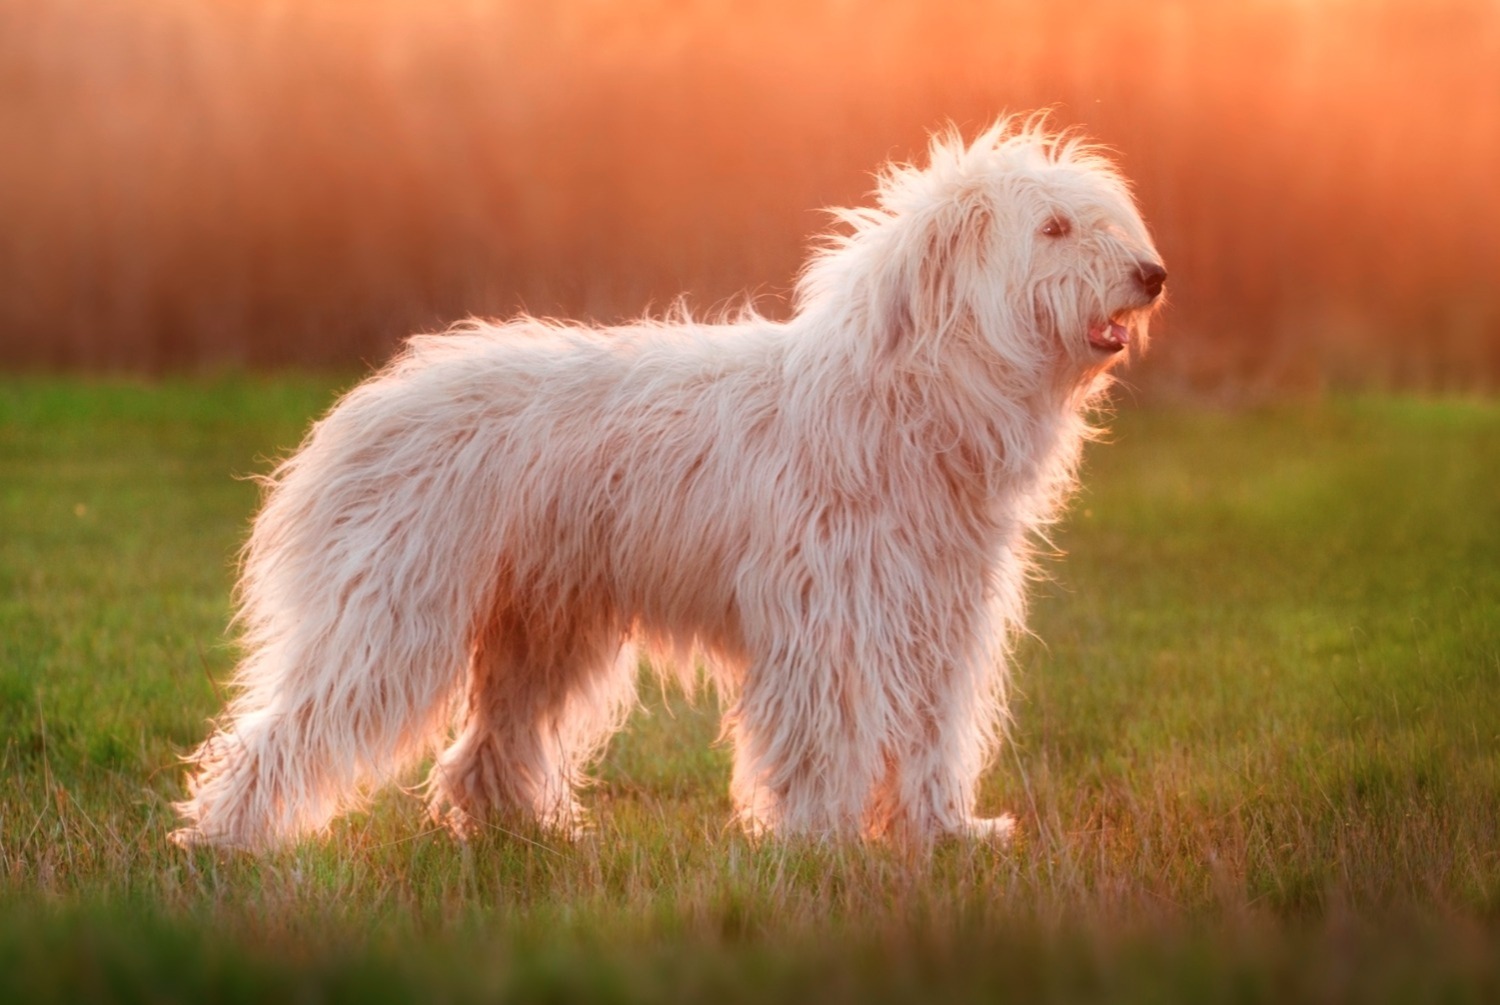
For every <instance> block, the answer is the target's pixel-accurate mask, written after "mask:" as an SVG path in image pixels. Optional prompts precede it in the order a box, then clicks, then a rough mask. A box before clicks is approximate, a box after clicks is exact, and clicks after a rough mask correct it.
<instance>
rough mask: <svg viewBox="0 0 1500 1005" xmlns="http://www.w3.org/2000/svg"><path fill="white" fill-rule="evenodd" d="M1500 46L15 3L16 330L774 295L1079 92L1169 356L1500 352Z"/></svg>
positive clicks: (84, 341)
mask: <svg viewBox="0 0 1500 1005" xmlns="http://www.w3.org/2000/svg"><path fill="white" fill-rule="evenodd" d="M747 8H748V9H747ZM1495 66H1500V6H1497V5H1496V4H1494V3H1491V2H1488V0H1446V2H1443V3H1430V2H1427V0H1368V2H1363V3H1355V2H1353V0H1327V2H1317V0H1264V2H1260V3H1254V4H1216V3H1206V2H1203V3H1190V2H1186V0H1179V2H1167V3H1160V4H1146V5H1143V4H1139V3H1123V2H1117V0H1089V2H1083V3H1076V4H1067V5H1054V6H1049V5H1046V4H1038V3H1035V2H1034V0H1024V2H1023V0H998V2H994V3H986V4H980V3H973V4H931V3H926V2H922V0H909V2H902V3H893V4H860V3H853V2H848V0H779V2H772V3H766V4H755V5H741V4H732V3H728V2H725V0H643V2H632V3H618V2H611V0H587V2H574V3H570V4H560V5H550V4H532V3H524V2H521V0H510V2H483V0H444V2H437V3H416V2H413V0H384V2H380V0H369V2H367V0H322V2H319V3H313V4H296V3H286V2H282V0H219V2H218V3H216V4H205V3H202V2H199V0H157V2H151V3H140V2H128V0H37V2H35V3H30V4H25V5H6V6H5V7H4V8H3V9H0V67H3V70H4V73H5V80H6V85H5V94H6V98H5V103H4V105H3V115H0V144H3V147H4V149H5V150H6V155H5V157H4V158H0V219H3V220H4V221H5V227H4V230H5V237H4V240H5V241H6V242H7V246H8V247H9V248H10V251H9V254H8V259H7V260H8V261H9V262H10V263H12V264H11V265H10V266H9V267H7V268H5V269H0V358H3V359H5V360H8V361H31V362H51V363H87V364H92V365H104V364H128V365H148V366H161V365H173V364H177V363H183V362H190V361H196V360H204V359H229V360H236V361H250V362H280V361H287V360H294V361H295V360H302V361H315V362H339V361H350V360H356V359H371V358H379V357H380V356H381V355H382V354H383V353H384V351H385V350H386V349H387V348H388V347H389V345H390V344H391V343H392V342H393V340H394V339H396V338H398V337H399V336H400V335H402V334H405V333H406V332H408V331H409V330H411V329H413V328H430V327H433V326H435V325H437V324H440V323H441V322H443V321H445V320H447V319H450V318H453V317H457V316H462V315H465V314H468V313H471V312H480V313H499V314H505V313H509V312H511V311H513V310H515V309H516V308H519V307H525V308H528V309H530V310H533V311H536V312H544V313H563V314H582V315H589V316H592V317H595V318H614V317H622V316H628V315H631V314H635V313H637V312H639V311H640V310H642V309H644V308H645V307H646V306H647V305H648V304H651V303H654V304H656V305H657V306H658V307H659V306H661V305H663V304H665V303H666V302H668V301H669V300H670V299H671V298H672V297H673V296H675V295H676V294H677V293H679V292H686V293H687V294H689V297H690V300H691V302H692V303H694V304H697V305H700V306H710V305H712V304H714V303H716V302H718V301H721V300H722V299H724V298H726V297H731V296H734V295H735V294H736V293H737V292H739V291H741V290H744V289H747V288H748V289H751V290H758V291H762V292H766V291H769V292H772V293H774V292H775V291H778V290H784V289H785V288H786V287H787V286H788V285H789V283H790V280H791V277H792V276H793V274H794V272H795V270H796V268H797V266H798V264H799V262H800V260H801V257H802V254H803V250H802V249H803V247H804V243H805V240H806V238H807V236H808V234H809V233H811V232H813V231H816V230H818V229H821V228H823V227H824V226H825V225H826V220H825V218H823V217H821V216H819V215H818V214H816V213H815V212H812V210H814V209H815V208H816V207H820V206H826V205H829V204H836V203H849V202H854V201H858V200H859V199H860V198H861V196H862V194H863V192H864V191H865V190H867V189H868V188H869V185H870V180H869V172H870V171H871V170H872V169H874V168H875V167H876V166H877V165H878V164H879V163H880V162H881V161H882V160H884V159H885V158H887V157H888V156H891V155H898V156H909V155H912V154H914V153H915V152H916V151H917V150H918V149H919V148H920V144H921V142H922V137H923V135H924V133H925V131H926V130H927V129H928V128H930V127H932V126H934V125H937V124H940V123H942V122H944V121H946V120H950V119H951V120H954V121H956V122H958V123H960V124H961V125H965V126H968V127H970V128H972V127H975V126H978V125H979V124H981V123H983V122H985V121H987V120H989V119H990V118H991V117H992V116H993V115H995V114H996V113H998V112H1000V111H1002V110H1022V109H1030V108H1035V107H1039V106H1050V107H1053V108H1054V109H1055V117H1056V119H1057V121H1058V122H1059V124H1074V123H1077V124H1081V125H1082V126H1084V127H1085V128H1086V129H1087V131H1088V132H1090V133H1091V134H1092V135H1094V136H1096V137H1098V138H1100V139H1102V140H1103V141H1105V142H1106V143H1108V144H1109V145H1111V146H1112V147H1114V148H1115V149H1116V150H1118V151H1119V152H1120V156H1121V158H1122V160H1123V161H1124V163H1125V167H1126V170H1127V172H1128V174H1129V175H1130V176H1131V177H1132V178H1134V179H1136V180H1137V182H1138V185H1139V189H1140V194H1141V200H1142V203H1143V205H1144V208H1145V211H1146V214H1147V217H1148V218H1149V219H1150V220H1151V221H1152V222H1153V224H1154V226H1155V227H1156V229H1157V232H1158V238H1159V244H1160V246H1161V248H1162V250H1163V253H1164V254H1165V255H1166V256H1167V258H1168V260H1169V261H1170V262H1171V263H1172V270H1173V277H1174V282H1173V288H1174V289H1173V298H1174V302H1173V306H1172V308H1171V310H1170V312H1169V313H1168V315H1167V318H1166V320H1165V323H1164V325H1163V328H1164V333H1165V335H1166V340H1163V345H1173V344H1172V342H1170V341H1168V340H1171V339H1173V337H1174V334H1173V333H1177V334H1178V335H1180V336H1181V337H1180V338H1177V339H1176V344H1175V345H1173V347H1172V348H1170V349H1164V350H1163V351H1161V352H1159V353H1158V354H1157V355H1158V359H1157V360H1156V361H1154V365H1156V366H1159V367H1165V368H1169V369H1170V370H1171V371H1172V372H1173V373H1175V374H1176V375H1177V377H1179V378H1183V379H1189V380H1192V381H1196V382H1210V383H1211V382H1213V381H1217V380H1223V379H1271V380H1275V381H1278V382H1283V383H1284V382H1288V381H1291V382H1307V381H1318V380H1323V379H1334V380H1342V379H1346V378H1347V379H1352V380H1364V379H1371V378H1374V379H1379V380H1385V379H1387V378H1390V379H1414V380H1417V381H1419V382H1423V383H1434V382H1435V383H1442V382H1445V381H1450V380H1454V381H1459V382H1467V383H1470V384H1479V385H1484V386H1494V384H1495V383H1496V382H1497V381H1500V292H1497V290H1496V283H1495V277H1496V276H1500V207H1497V204H1496V197H1495V194H1494V193H1495V179H1496V178H1497V177H1500V129H1497V128H1496V123H1497V122H1500V87H1497V86H1495V76H1494V73H1495V71H1494V69H1493V68H1494V67H1495ZM768 309H769V310H771V311H772V312H774V311H775V309H776V308H775V306H774V304H772V305H770V306H769V307H768Z"/></svg>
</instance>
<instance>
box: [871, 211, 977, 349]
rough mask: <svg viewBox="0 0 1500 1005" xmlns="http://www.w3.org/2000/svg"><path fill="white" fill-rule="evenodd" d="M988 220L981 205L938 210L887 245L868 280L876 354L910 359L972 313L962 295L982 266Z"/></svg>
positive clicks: (897, 234) (937, 340)
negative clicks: (877, 352)
mask: <svg viewBox="0 0 1500 1005" xmlns="http://www.w3.org/2000/svg"><path fill="white" fill-rule="evenodd" d="M992 221H993V216H992V214H991V213H990V212H989V210H988V209H987V208H986V207H985V206H984V205H983V204H981V203H979V202H977V201H976V202H974V203H964V202H959V203H956V204H949V205H946V206H943V207H939V208H938V210H937V211H935V212H933V213H931V214H930V216H929V218H928V219H925V220H922V221H921V225H920V226H919V227H915V228H912V230H911V232H910V233H907V232H906V231H905V229H904V228H903V229H902V230H901V232H899V233H891V234H889V235H888V236H889V237H890V238H892V239H893V240H891V243H890V246H889V247H887V248H885V249H882V250H883V251H884V252H885V254H884V255H883V256H882V257H883V258H884V261H882V262H880V263H879V265H880V267H879V268H877V269H876V270H874V272H873V274H872V277H871V281H872V283H873V284H874V286H873V288H872V289H871V291H870V293H871V312H872V315H873V317H872V318H871V321H872V322H873V326H874V327H875V328H876V330H877V334H876V338H877V339H878V340H879V341H880V344H881V348H882V351H883V352H884V353H885V354H886V355H887V356H891V357H901V358H910V357H912V356H914V355H916V354H918V353H922V352H924V351H927V350H929V349H930V348H931V347H932V346H934V345H937V344H940V342H941V340H942V339H944V338H945V337H946V336H947V335H948V333H949V332H951V331H952V330H953V329H954V327H955V326H956V325H958V324H961V323H962V322H963V320H964V319H965V318H966V317H968V316H970V315H971V314H972V311H973V308H972V305H970V304H968V303H967V302H966V301H967V296H968V291H969V290H971V289H972V287H973V283H974V281H975V280H976V279H978V278H979V273H980V272H981V271H982V270H983V268H984V264H985V257H986V256H985V247H986V241H987V240H988V238H989V234H990V229H991V227H992V225H993V224H992Z"/></svg>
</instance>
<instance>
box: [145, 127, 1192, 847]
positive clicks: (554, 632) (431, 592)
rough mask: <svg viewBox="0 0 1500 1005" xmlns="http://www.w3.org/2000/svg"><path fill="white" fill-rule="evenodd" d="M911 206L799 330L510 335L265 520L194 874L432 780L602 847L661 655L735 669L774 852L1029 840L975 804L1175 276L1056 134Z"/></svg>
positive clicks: (1030, 136)
mask: <svg viewBox="0 0 1500 1005" xmlns="http://www.w3.org/2000/svg"><path fill="white" fill-rule="evenodd" d="M875 202H876V205H875V206H874V207H873V208H866V209H854V210H843V211H838V212H837V217H838V219H839V220H840V221H841V222H842V224H843V226H842V227H840V228H839V230H840V233H838V234H837V235H835V236H830V237H828V238H827V239H826V240H825V241H824V242H823V244H822V245H821V247H820V248H819V249H818V250H817V251H815V252H814V254H813V255H812V258H811V261H810V262H809V264H808V265H807V267H806V269H805V270H804V272H803V274H802V276H801V278H800V280H799V282H798V284H797V288H796V297H795V308H796V310H795V314H794V316H793V317H792V319H791V320H789V321H786V322H784V323H780V322H773V321H769V320H765V319H763V318H760V317H757V316H753V315H747V316H745V317H743V318H741V319H739V320H736V321H734V322H732V323H726V324H713V325H709V324H697V323H694V322H692V321H691V320H690V319H687V318H685V317H680V318H672V319H668V320H661V321H642V322H639V323H636V324H630V325H625V326H621V327H617V328H609V329H605V330H594V329H590V328H586V327H583V326H580V325H570V324H559V323H552V322H543V321H539V320H536V319H533V318H519V319H516V320H513V321H509V322H506V323H503V324H491V323H483V322H477V321H475V322H469V323H466V324H463V325H460V326H458V327H457V328H455V329H454V330H452V331H450V332H448V333H447V334H443V335H426V336H419V337H416V338H413V339H411V340H410V341H409V342H408V343H407V344H406V347H405V350H404V351H403V352H402V353H401V354H400V355H399V356H398V357H397V358H396V359H395V360H394V361H393V362H392V363H390V364H389V365H388V366H387V367H386V368H385V369H384V370H382V371H381V372H379V373H378V374H376V375H375V376H373V377H371V378H370V379H369V380H367V381H365V382H364V383H363V384H361V385H359V386H358V387H356V388H355V389H354V390H353V391H351V392H349V394H348V395H346V396H345V397H344V398H343V400H341V401H340V402H339V403H338V404H337V405H336V406H335V407H334V408H333V410H332V411H330V412H329V413H328V414H327V415H326V416H325V417H324V418H323V419H322V420H320V421H319V422H318V423H317V424H316V425H314V426H313V428H312V431H311V432H310V433H309V434H308V436H307V438H306V440H305V442H304V443H303V444H302V446H301V447H300V448H299V449H298V450H297V452H296V453H295V454H294V455H293V456H292V457H291V458H290V459H288V460H286V461H285V462H283V463H282V464H281V465H280V467H278V468H277V469H276V471H275V473H274V474H273V475H272V476H271V477H270V478H269V479H268V480H267V491H266V494H265V499H264V504H263V506H262V509H261V511H260V513H259V515H258V516H257V517H256V519H255V522H254V528H253V532H252V533H251V536H250V540H249V543H248V544H247V546H246V549H245V552H244V556H243V571H242V578H241V580H240V583H239V589H238V603H239V616H238V621H239V624H240V627H241V629H242V635H243V659H242V661H241V663H240V664H239V667H238V669H237V671H236V673H235V675H234V681H233V688H234V697H233V700H232V701H231V703H230V705H229V708H228V710H227V712H226V713H225V715H224V717H223V718H222V720H221V721H220V722H219V724H218V728H217V730H216V732H214V734H213V735H212V736H211V737H209V739H208V740H207V741H206V742H205V743H204V744H203V745H202V746H201V747H200V748H199V749H198V750H197V751H196V752H195V753H194V754H193V755H192V758H191V759H192V763H193V773H192V775H191V777H190V778H189V779H188V797H187V799H186V801H184V802H182V803H180V804H178V806H177V809H178V811H179V813H180V814H181V816H182V819H183V826H182V829H180V830H178V831H176V832H175V833H174V835H173V837H174V839H175V840H176V841H178V842H179V843H182V844H196V843H208V844H213V845H225V846H234V847H241V848H249V849H264V848H267V847H269V846H273V845H276V844H278V843H283V842H286V841H288V840H290V839H293V838H295V837H297V836H298V835H302V834H305V833H308V832H312V831H317V830H320V829H322V828H324V827H325V826H326V825H327V824H328V822H329V821H330V820H331V819H332V818H333V817H334V816H335V815H336V814H338V813H340V812H341V811H343V810H346V809H348V808H350V807H351V806H353V805H355V804H357V803H358V801H359V800H360V799H361V798H362V796H363V795H364V794H366V793H368V791H369V790H370V789H371V788H372V786H374V785H375V784H378V783H382V782H386V781H389V780H391V779H393V778H395V777H397V776H398V774H399V773H400V772H401V771H402V770H403V769H405V768H407V767H409V766H410V765H411V764H412V763H413V762H415V761H417V760H419V759H421V758H422V757H423V756H424V755H425V754H427V753H429V752H432V751H435V750H440V751H441V752H440V754H439V756H438V757H437V759H436V763H435V765H434V767H433V768H432V772H431V775H430V778H429V780H428V792H429V794H430V799H431V807H432V810H433V812H434V814H435V815H446V818H447V820H448V821H449V823H450V824H451V825H452V826H454V827H455V828H456V829H457V830H458V831H460V832H463V831H464V830H466V829H468V828H471V827H473V826H476V825H478V824H480V823H482V822H483V821H484V820H485V819H486V818H487V817H489V816H490V815H492V814H496V813H501V812H512V813H514V812H519V813H521V814H523V815H525V816H527V817H530V818H532V819H534V820H536V821H539V822H540V823H541V824H543V825H545V826H548V827H554V828H558V829H561V830H570V829H572V828H574V827H576V826H577V825H578V823H579V822H580V815H581V810H580V807H579V806H578V804H577V802H576V801H575V792H576V790H577V789H578V787H579V785H580V783H581V782H582V781H583V780H584V776H585V771H586V769H587V768H588V766H589V764H590V761H591V760H592V759H593V758H594V757H595V756H596V755H597V754H598V753H599V752H600V750H601V748H602V746H603V744H604V743H605V741H606V740H607V739H608V738H609V736H610V735H611V734H612V733H613V732H614V731H615V730H616V729H617V728H619V727H620V725H621V724H622V721H623V719H624V717H625V716H626V714H627V712H628V711H629V710H630V708H631V707H632V705H633V702H634V699H635V685H636V674H637V657H636V655H635V654H636V646H637V645H641V646H644V647H645V649H646V651H647V652H649V653H652V654H655V655H656V656H658V657H660V658H659V659H658V663H659V664H660V665H669V666H676V667H677V668H679V672H680V673H682V674H684V675H685V676H688V677H691V676H692V675H693V674H694V673H695V672H696V671H695V667H696V666H697V665H698V664H699V663H700V662H701V663H702V664H704V665H706V666H707V667H708V668H709V669H708V672H709V673H710V675H711V676H712V679H713V680H714V682H715V684H716V686H717V688H718V690H719V693H720V695H721V696H722V697H723V699H724V702H725V705H726V711H725V717H724V734H725V736H726V737H727V738H728V740H729V741H730V742H731V743H732V744H733V751H734V768H733V781H732V788H733V798H734V803H735V806H736V807H737V810H738V814H739V816H740V818H741V819H742V820H743V822H744V823H745V824H746V825H747V826H748V827H749V828H750V829H751V830H752V831H755V832H772V833H776V834H787V835H809V836H816V837H839V838H842V837H854V836H881V835H897V836H903V837H907V838H912V839H916V840H919V841H925V840H929V839H931V838H933V837H935V836H937V835H942V834H970V835H1003V834H1004V833H1005V832H1006V831H1008V830H1009V828H1010V827H1011V823H1012V822H1011V819H1010V818H1009V817H1008V816H1002V817H998V818H994V819H980V818H977V817H976V816H975V813H974V803H975V790H976V786H977V783H978V779H979V776H980V773H981V771H982V769H983V768H984V766H985V764H986V762H987V761H988V760H989V759H990V757H991V755H992V754H993V752H994V751H995V748H996V746H997V743H998V740H999V734H1000V730H1001V727H1002V724H1003V722H1004V719H1005V713H1006V686H1005V681H1006V671H1005V663H1006V656H1007V649H1008V645H1009V641H1010V639H1011V637H1012V636H1013V634H1014V633H1015V631H1016V630H1017V629H1018V628H1019V627H1020V626H1021V624H1022V619H1023V615H1024V608H1025V585H1026V580H1027V579H1028V573H1029V571H1030V569H1031V566H1032V562H1033V554H1034V549H1035V542H1034V538H1035V537H1036V536H1037V532H1038V531H1039V530H1042V529H1044V528H1045V527H1046V525H1047V524H1048V523H1049V521H1051V520H1053V519H1054V517H1055V516H1056V515H1057V513H1058V511H1059V509H1060V507H1061V505H1062V503H1063V502H1064V500H1065V497H1066V496H1067V495H1068V494H1069V492H1070V491H1071V489H1072V488H1073V486H1074V484H1075V472H1076V468H1077V463H1078V459H1079V453H1080V449H1081V447H1082V444H1083V443H1084V441H1085V440H1087V439H1088V438H1089V435H1090V432H1091V428H1090V426H1089V424H1088V422H1087V418H1086V416H1087V412H1088V410H1089V406H1090V404H1091V403H1093V402H1095V401H1096V400H1097V399H1098V398H1099V396H1100V395H1101V394H1102V393H1103V391H1104V390H1105V388H1106V387H1107V385H1108V382H1109V381H1108V377H1107V375H1106V371H1107V370H1108V369H1109V367H1110V365H1111V364H1112V363H1114V362H1116V361H1117V360H1119V359H1120V358H1121V357H1122V356H1123V355H1126V352H1125V350H1126V349H1127V347H1128V346H1130V345H1136V346H1139V345H1141V344H1142V343H1144V341H1145V339H1146V322H1147V317H1148V314H1149V313H1150V311H1151V310H1152V308H1153V307H1154V306H1155V304H1156V303H1157V301H1158V300H1159V298H1160V296H1161V293H1162V284H1163V282H1164V280H1165V277H1166V272H1165V270H1164V269H1163V267H1162V265H1161V264H1160V259H1159V257H1158V255H1157V253H1156V250H1155V249H1154V247H1153V245H1152V242H1151V238H1150V236H1149V235H1148V233H1147V230H1146V226H1145V224H1144V223H1143V222H1142V220H1141V217H1140V215H1139V214H1138V212H1137V210H1136V207H1135V205H1134V202H1133V200H1132V197H1131V194H1130V191H1129V188H1128V186H1127V184H1126V182H1125V180H1124V179H1123V178H1122V176H1121V175H1120V174H1119V173H1118V171H1117V170H1116V169H1115V168H1114V167H1113V166H1112V165H1111V164H1110V163H1109V161H1108V160H1107V159H1106V158H1105V157H1104V156H1103V155H1102V154H1101V153H1100V152H1099V151H1098V150H1097V149H1096V148H1093V147H1090V146H1089V145H1087V144H1086V143H1084V142H1083V141H1081V140H1079V139H1077V138H1074V137H1067V136H1054V135H1048V134H1047V133H1046V132H1045V131H1044V127H1043V125H1042V124H1041V123H1040V122H1039V121H1038V120H1036V119H1032V120H1027V121H1018V120H1014V119H1008V120H1002V121H1001V122H999V123H997V124H996V125H995V126H993V127H992V128H991V129H989V130H988V131H987V132H985V133H984V134H983V135H981V136H979V137H978V138H977V139H976V140H974V141H973V142H971V143H965V142H963V141H961V140H960V139H959V138H958V137H957V136H956V135H954V134H952V133H951V132H950V133H947V134H944V135H941V136H939V137H936V138H935V139H934V140H933V143H932V146H931V150H930V156H929V159H928V163H927V165H926V166H925V167H914V166H901V165H896V166H891V167H888V168H887V169H886V170H885V171H884V172H883V173H882V174H881V176H880V177H879V184H878V189H877V192H876V198H875ZM445 743H446V749H443V747H444V744H445Z"/></svg>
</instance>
